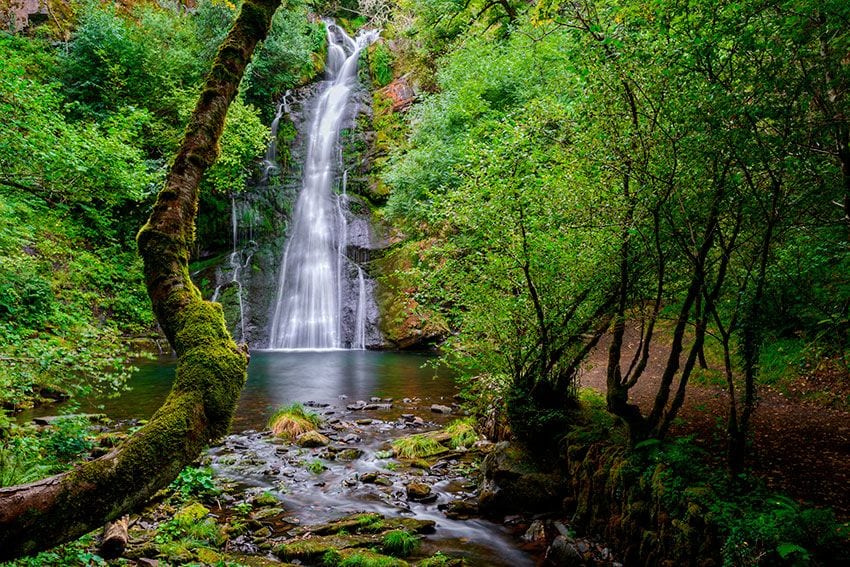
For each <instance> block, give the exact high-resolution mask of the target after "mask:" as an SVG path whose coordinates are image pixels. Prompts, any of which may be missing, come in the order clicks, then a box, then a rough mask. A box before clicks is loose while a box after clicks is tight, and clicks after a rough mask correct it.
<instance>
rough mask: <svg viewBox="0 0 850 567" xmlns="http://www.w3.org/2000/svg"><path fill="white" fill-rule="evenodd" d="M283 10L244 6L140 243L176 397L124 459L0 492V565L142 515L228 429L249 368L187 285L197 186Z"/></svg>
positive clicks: (258, 0) (108, 458)
mask: <svg viewBox="0 0 850 567" xmlns="http://www.w3.org/2000/svg"><path fill="white" fill-rule="evenodd" d="M279 4H280V0H245V2H244V3H243V5H242V9H241V11H240V13H239V17H238V18H237V19H236V22H235V23H234V24H233V27H232V28H231V30H230V32H229V33H228V35H227V38H226V39H225V40H224V43H223V44H222V45H221V47H220V48H219V51H218V54H217V55H216V58H215V61H214V62H213V66H212V69H211V70H210V73H209V75H208V76H207V79H206V82H205V84H204V89H203V92H202V93H201V95H200V97H199V99H198V103H197V105H196V107H195V110H194V112H193V113H192V117H191V118H190V121H189V125H188V127H187V128H186V133H185V135H184V138H183V141H182V144H181V146H180V149H179V151H178V153H177V156H176V158H175V159H174V163H173V164H172V166H171V170H170V171H169V174H168V177H167V179H166V183H165V187H164V188H163V189H162V191H160V193H159V196H158V197H157V201H156V204H155V206H154V208H153V212H152V213H151V216H150V219H149V220H148V222H147V224H146V225H145V226H144V227H143V228H142V230H141V231H140V232H139V235H138V244H139V252H140V254H141V256H142V258H143V259H144V264H145V279H146V283H147V289H148V294H149V295H150V298H151V302H152V305H153V310H154V313H155V314H156V317H157V319H158V320H159V324H160V326H161V327H162V329H163V331H164V332H165V335H166V336H167V337H168V341H169V342H170V343H171V346H172V347H173V348H174V350H175V352H176V353H177V357H178V360H177V375H176V379H175V382H174V386H173V388H172V390H171V393H170V394H169V396H168V398H167V399H166V400H165V403H164V404H163V405H162V407H161V408H160V409H159V410H158V411H157V412H156V414H154V416H153V417H152V418H151V420H150V422H149V423H148V424H147V425H146V426H145V427H144V428H142V429H140V430H139V431H138V432H136V433H135V434H134V435H133V436H132V437H130V439H129V440H128V441H127V442H126V443H124V444H123V445H122V446H121V447H119V448H117V449H115V450H113V451H111V452H110V453H108V454H107V455H104V456H103V457H101V458H99V459H97V460H95V461H90V462H87V463H83V464H81V465H79V466H77V467H76V468H74V469H73V470H71V471H69V472H67V473H64V474H61V475H57V476H53V477H50V478H47V479H43V480H40V481H37V482H33V483H31V484H27V485H22V486H13V487H9V488H3V489H0V559H9V558H13V557H16V556H20V555H24V554H29V553H33V552H36V551H39V550H42V549H46V548H49V547H53V546H55V545H58V544H60V543H63V542H65V541H69V540H71V539H74V538H77V537H79V536H81V535H83V534H85V533H88V532H89V531H91V530H93V529H96V528H98V527H100V526H102V525H103V524H104V523H106V522H107V521H111V520H114V519H116V518H118V517H120V516H122V515H123V514H125V513H127V512H128V511H130V510H133V509H134V508H136V507H138V506H140V505H142V504H144V502H146V501H147V500H148V499H149V498H150V497H151V496H152V495H153V494H154V493H155V492H156V491H157V490H159V489H160V488H162V487H164V486H166V485H167V484H168V483H170V482H171V481H172V480H173V479H174V478H175V477H176V476H177V474H178V473H179V472H180V470H181V469H182V468H183V467H184V466H186V465H187V464H189V463H191V462H192V461H193V460H194V459H196V458H197V457H198V455H200V453H201V451H202V449H203V448H204V446H205V445H207V444H208V443H209V442H210V441H212V440H214V439H217V438H219V437H221V436H222V435H224V434H225V433H226V431H227V428H228V427H229V425H230V420H231V418H232V417H233V412H234V409H235V407H236V402H237V400H238V397H239V392H240V391H241V389H242V386H243V384H244V382H245V377H246V368H247V363H248V357H247V354H246V352H245V351H244V350H243V349H240V348H239V347H238V346H237V345H236V344H235V343H234V342H233V339H231V337H230V335H229V334H228V332H227V330H226V328H225V325H224V317H223V314H222V311H221V306H219V305H218V304H214V303H210V302H207V301H203V299H202V297H201V294H200V292H199V291H198V289H197V288H196V287H195V286H194V285H193V284H192V281H191V280H190V278H189V271H188V263H189V250H190V248H191V245H192V242H193V240H194V232H195V216H196V213H197V207H198V186H199V183H200V181H201V177H202V176H203V174H204V172H205V171H206V169H207V168H208V167H209V166H210V165H212V163H213V162H214V161H215V159H216V157H217V153H218V140H219V137H220V136H221V132H222V129H223V127H224V119H225V116H226V114H227V109H228V106H229V105H230V103H231V101H232V100H233V98H234V96H235V95H236V92H237V88H238V86H239V82H240V81H241V79H242V75H243V74H244V71H245V66H246V65H247V64H248V62H249V60H250V58H251V55H252V53H253V52H254V48H255V46H256V45H257V42H258V41H260V40H262V39H263V38H265V36H266V34H267V33H268V29H269V26H270V24H271V18H272V15H273V14H274V12H275V10H276V9H277V7H278V5H279Z"/></svg>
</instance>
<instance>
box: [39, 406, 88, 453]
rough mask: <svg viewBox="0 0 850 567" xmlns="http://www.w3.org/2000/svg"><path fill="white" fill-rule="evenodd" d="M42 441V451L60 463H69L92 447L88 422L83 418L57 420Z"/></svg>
mask: <svg viewBox="0 0 850 567" xmlns="http://www.w3.org/2000/svg"><path fill="white" fill-rule="evenodd" d="M54 425H55V427H54V428H53V429H52V430H51V431H50V433H49V434H48V436H47V438H46V439H45V440H44V443H43V446H44V450H45V451H47V453H48V454H50V455H53V456H55V457H56V458H57V459H59V460H60V461H65V462H67V461H71V460H73V459H75V458H77V457H79V456H80V455H82V454H83V453H87V452H88V451H90V450H91V448H92V447H93V446H94V443H93V442H92V439H91V435H90V434H89V421H88V419H87V418H85V417H69V418H63V419H59V420H57V421H56V422H55V424H54Z"/></svg>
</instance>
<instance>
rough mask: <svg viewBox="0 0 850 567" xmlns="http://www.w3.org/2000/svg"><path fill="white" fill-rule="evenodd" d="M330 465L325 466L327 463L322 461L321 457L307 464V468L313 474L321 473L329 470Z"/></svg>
mask: <svg viewBox="0 0 850 567" xmlns="http://www.w3.org/2000/svg"><path fill="white" fill-rule="evenodd" d="M327 468H328V467H326V466H325V463H323V462H322V461H320V460H319V459H313V460H312V461H310V462H309V463H307V465H306V469H307V470H308V471H310V472H311V473H313V474H321V473H323V472H324V471H326V470H327Z"/></svg>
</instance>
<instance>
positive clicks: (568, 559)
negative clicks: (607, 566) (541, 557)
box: [546, 535, 585, 567]
mask: <svg viewBox="0 0 850 567" xmlns="http://www.w3.org/2000/svg"><path fill="white" fill-rule="evenodd" d="M546 564H547V565H552V566H553V567H578V566H581V565H584V564H585V561H584V557H582V555H581V553H579V551H578V549H576V547H575V545H574V544H573V542H572V541H570V540H569V539H568V538H565V537H564V536H562V535H559V536H558V537H556V538H555V540H554V541H553V542H552V545H550V546H549V549H547V550H546Z"/></svg>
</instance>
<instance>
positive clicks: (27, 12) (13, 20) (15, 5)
mask: <svg viewBox="0 0 850 567" xmlns="http://www.w3.org/2000/svg"><path fill="white" fill-rule="evenodd" d="M48 10H49V7H48V5H47V0H3V1H1V2H0V14H3V16H4V17H3V18H2V19H3V22H4V23H7V22H8V23H9V24H11V27H12V29H14V30H15V31H16V32H19V31H21V30H23V29H25V28H27V27H29V26H30V25H32V24H36V23H40V22H43V21H45V20H46V19H47V18H48V17H49V12H48Z"/></svg>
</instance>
